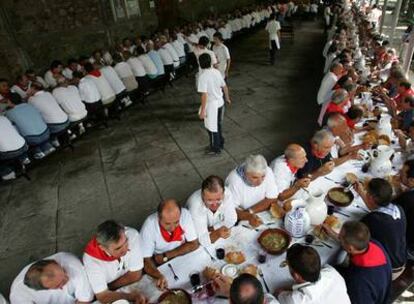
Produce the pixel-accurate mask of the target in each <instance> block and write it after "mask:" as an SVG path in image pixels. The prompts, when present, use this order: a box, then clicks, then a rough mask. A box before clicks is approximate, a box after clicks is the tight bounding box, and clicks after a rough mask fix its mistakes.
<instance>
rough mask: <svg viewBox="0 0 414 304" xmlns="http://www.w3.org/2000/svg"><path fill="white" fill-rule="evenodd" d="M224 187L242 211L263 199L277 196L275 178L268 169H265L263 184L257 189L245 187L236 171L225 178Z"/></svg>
mask: <svg viewBox="0 0 414 304" xmlns="http://www.w3.org/2000/svg"><path fill="white" fill-rule="evenodd" d="M226 186H227V187H228V188H229V189H230V190H231V193H232V194H233V198H234V203H235V205H236V206H237V207H239V208H242V209H249V208H251V207H253V206H254V205H256V204H257V203H258V202H260V201H262V200H264V199H265V198H268V199H276V198H277V196H278V194H279V191H278V188H277V186H276V181H275V176H274V175H273V172H272V169H270V168H269V167H267V168H266V176H265V178H264V180H263V182H262V183H261V184H260V185H259V186H257V187H252V186H249V185H247V184H246V183H245V182H244V181H243V179H242V178H241V177H240V176H239V174H238V173H237V172H236V169H234V170H233V171H231V172H230V174H229V176H228V177H227V179H226Z"/></svg>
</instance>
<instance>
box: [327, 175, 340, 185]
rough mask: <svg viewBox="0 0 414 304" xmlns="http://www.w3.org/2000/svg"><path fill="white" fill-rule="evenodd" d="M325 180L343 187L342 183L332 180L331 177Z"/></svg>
mask: <svg viewBox="0 0 414 304" xmlns="http://www.w3.org/2000/svg"><path fill="white" fill-rule="evenodd" d="M323 178H324V179H326V180H328V181H331V182H333V183H335V184H338V185H341V186H342V183H340V182H337V181H336V180H334V179H332V178H330V177H326V176H324V177H323Z"/></svg>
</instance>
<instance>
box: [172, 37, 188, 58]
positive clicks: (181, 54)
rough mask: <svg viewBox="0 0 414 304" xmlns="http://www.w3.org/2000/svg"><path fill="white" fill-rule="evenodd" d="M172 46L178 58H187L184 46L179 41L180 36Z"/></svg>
mask: <svg viewBox="0 0 414 304" xmlns="http://www.w3.org/2000/svg"><path fill="white" fill-rule="evenodd" d="M171 44H172V46H173V47H174V49H175V51H176V52H177V54H178V57H180V58H181V57H185V50H184V44H183V43H182V42H181V41H180V40H179V39H178V36H177V40H174V41H173V42H172V43H171Z"/></svg>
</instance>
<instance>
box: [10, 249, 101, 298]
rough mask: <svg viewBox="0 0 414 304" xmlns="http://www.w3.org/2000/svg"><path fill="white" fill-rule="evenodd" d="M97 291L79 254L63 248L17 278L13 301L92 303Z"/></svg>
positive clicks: (14, 285) (27, 267)
mask: <svg viewBox="0 0 414 304" xmlns="http://www.w3.org/2000/svg"><path fill="white" fill-rule="evenodd" d="M92 301H93V292H92V289H91V287H90V285H89V282H88V277H87V276H86V273H85V269H84V267H83V265H82V263H81V261H79V259H78V258H77V257H75V256H74V255H72V254H70V253H65V252H60V253H56V254H54V255H51V256H49V257H47V258H45V259H43V260H40V261H37V262H34V263H32V264H30V265H28V266H26V267H25V268H23V270H22V271H21V272H20V273H19V275H18V276H17V277H16V278H15V279H14V281H13V284H12V286H11V291H10V302H11V304H29V303H30V304H32V303H39V304H40V303H42V304H57V303H59V304H80V303H91V302H92Z"/></svg>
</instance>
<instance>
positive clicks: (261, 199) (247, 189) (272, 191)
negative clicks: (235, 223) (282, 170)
mask: <svg viewBox="0 0 414 304" xmlns="http://www.w3.org/2000/svg"><path fill="white" fill-rule="evenodd" d="M226 186H227V187H229V189H230V191H231V193H232V195H233V198H234V202H235V205H236V206H237V208H238V209H237V217H238V219H239V220H247V221H249V223H250V225H252V226H254V227H257V226H260V225H261V224H262V221H261V220H260V218H259V217H258V216H257V215H256V213H259V212H262V211H265V210H268V209H269V208H270V206H271V205H272V203H276V202H277V197H278V195H279V190H278V188H277V186H276V181H275V176H274V175H273V172H272V169H270V168H269V167H268V166H267V162H266V159H265V158H264V157H263V156H262V155H250V156H249V157H247V159H246V161H245V162H244V163H243V164H241V165H240V166H238V167H237V168H236V169H234V170H233V171H231V172H230V174H229V176H228V177H227V179H226Z"/></svg>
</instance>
